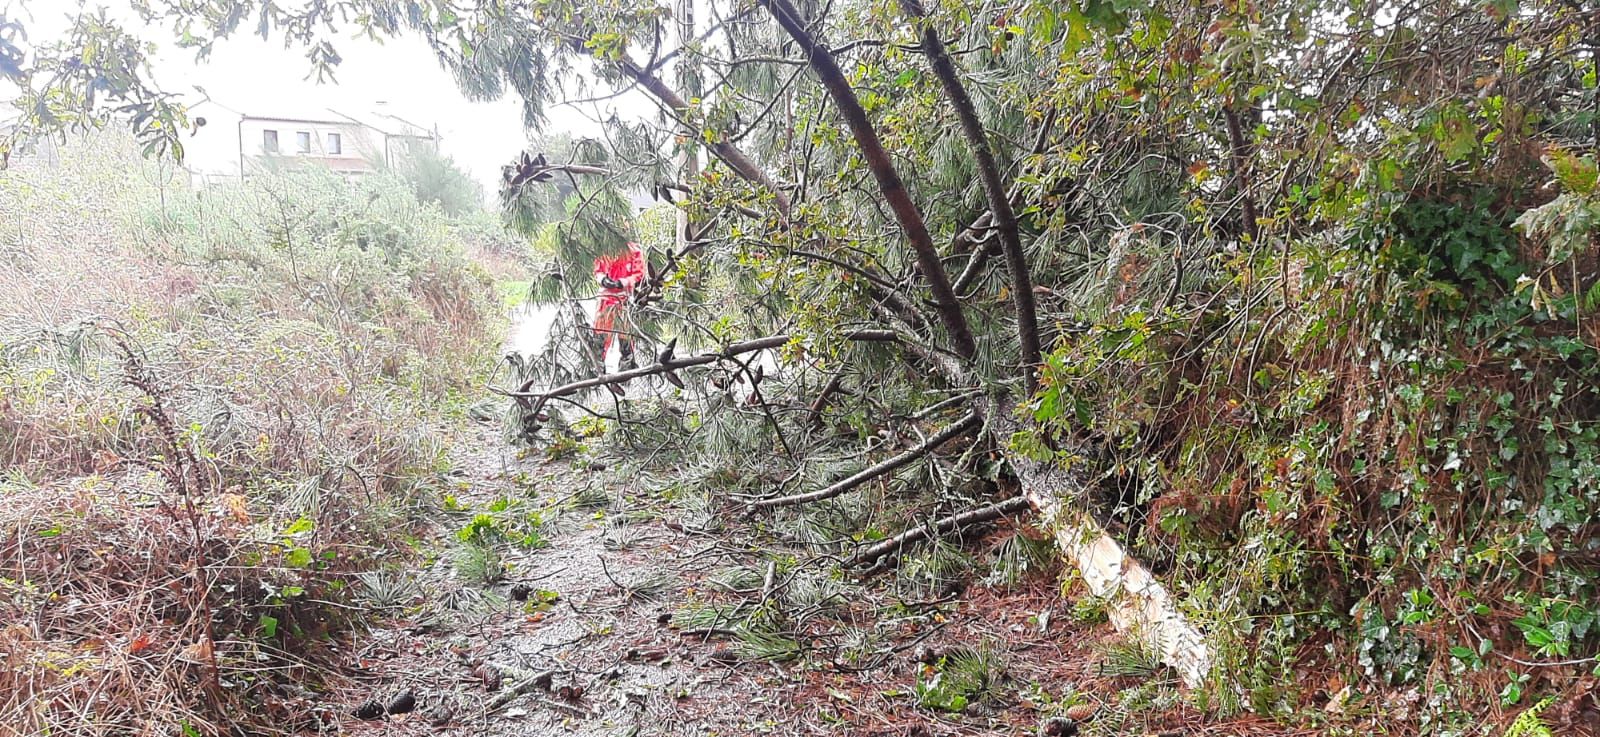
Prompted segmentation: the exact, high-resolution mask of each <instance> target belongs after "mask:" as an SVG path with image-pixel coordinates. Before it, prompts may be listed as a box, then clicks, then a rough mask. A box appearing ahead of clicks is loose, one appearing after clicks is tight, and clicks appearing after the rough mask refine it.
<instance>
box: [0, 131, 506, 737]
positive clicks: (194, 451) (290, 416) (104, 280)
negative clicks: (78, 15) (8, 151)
mask: <svg viewBox="0 0 1600 737" xmlns="http://www.w3.org/2000/svg"><path fill="white" fill-rule="evenodd" d="M48 154H49V155H48V156H45V157H42V158H40V159H35V160H31V161H30V160H25V161H22V162H19V166H17V167H16V168H15V169H12V170H10V171H6V172H4V173H3V174H0V213H5V214H6V215H7V216H8V217H5V218H3V219H4V220H5V222H6V223H7V226H6V232H4V233H3V234H0V238H3V239H4V241H3V243H4V248H5V250H6V252H7V258H6V259H4V260H3V262H0V303H3V304H5V305H7V308H6V310H5V312H4V314H3V315H0V465H3V466H4V468H5V471H4V472H3V473H0V621H3V622H5V626H4V629H3V630H0V663H3V664H4V667H3V668H0V725H5V727H4V728H3V729H0V732H4V731H5V730H12V731H13V732H14V733H17V734H45V733H48V734H56V735H99V734H119V735H121V734H138V735H143V734H149V735H155V734H161V735H167V734H185V735H187V734H225V733H249V734H274V733H281V734H288V733H294V732H298V731H301V730H306V729H319V728H324V727H326V726H328V725H331V724H333V723H334V715H333V713H332V712H331V711H329V710H328V709H327V707H326V706H317V705H316V703H317V701H316V700H315V699H313V698H311V697H312V696H313V694H314V693H315V692H316V691H318V690H320V689H322V688H324V687H325V682H326V681H327V680H328V679H337V678H339V677H340V676H339V675H338V673H337V672H336V671H331V670H329V668H328V666H329V664H330V663H331V662H333V660H334V659H335V657H336V655H337V653H336V652H335V651H336V650H337V648H338V647H339V645H338V643H339V636H340V635H341V633H343V632H345V631H347V630H348V629H349V628H350V626H351V625H352V624H353V623H356V622H360V621H364V620H365V618H366V615H367V612H368V611H369V607H370V606H371V604H370V603H369V602H367V601H364V600H363V599H361V598H360V597H357V596H355V594H356V593H358V592H360V591H362V590H363V588H364V587H363V585H362V584H361V582H360V579H359V578H358V577H359V576H360V575H362V574H368V575H370V572H371V571H374V570H381V569H382V568H383V567H385V566H393V565H396V564H397V563H398V562H399V561H403V560H404V559H405V558H406V556H407V555H408V552H407V551H408V548H407V542H408V541H409V540H410V538H411V536H412V530H414V522H413V521H414V519H415V518H416V516H417V513H418V510H419V509H420V508H421V507H419V504H423V503H425V502H426V500H427V499H429V498H430V497H429V495H426V494H422V493H421V491H422V490H424V489H426V488H428V487H429V486H430V485H434V484H436V483H437V481H436V479H438V478H439V474H440V473H441V472H442V471H444V470H445V469H444V467H443V465H442V462H443V460H442V459H443V456H442V447H443V444H444V443H445V441H446V438H447V435H448V433H449V432H450V431H451V430H450V428H452V427H454V426H455V425H456V424H457V421H456V420H457V418H460V417H461V416H462V414H463V412H464V407H463V406H462V404H461V401H460V400H459V399H458V398H459V397H460V396H461V394H462V390H463V389H464V388H466V387H468V386H470V385H471V384H472V383H473V382H475V381H477V380H479V379H478V376H477V372H481V371H483V370H484V369H485V368H486V367H487V366H490V365H492V364H491V363H490V362H489V361H488V360H486V359H485V358H484V354H485V351H484V350H483V349H484V348H485V347H487V346H488V345H489V340H490V336H492V335H494V334H495V333H497V332H498V330H497V324H496V321H495V320H494V319H493V318H492V317H490V315H491V314H492V312H491V310H492V308H493V307H494V306H495V305H494V303H493V301H492V298H491V297H490V293H491V289H490V284H489V282H488V280H487V278H486V277H484V276H482V275H481V272H478V271H476V270H475V267H473V266H472V265H471V264H470V263H469V262H468V261H467V260H466V258H465V256H464V253H463V245H462V244H461V242H460V241H459V240H458V238H457V236H456V235H454V234H453V232H454V231H452V230H451V228H450V227H449V222H448V221H447V220H445V218H444V217H443V216H442V215H441V214H440V213H439V212H438V211H436V210H431V209H428V208H426V207H421V206H418V205H417V204H416V202H415V200H414V199H412V196H411V195H410V194H409V191H408V190H407V188H406V187H405V185H404V183H401V182H398V181H393V180H388V179H384V178H377V179H373V180H369V181H366V182H363V183H361V184H359V185H358V184H347V183H344V182H342V181H340V180H338V179H337V178H336V177H333V176H332V175H331V174H319V173H317V172H283V173H278V174H272V175H269V176H263V177H261V178H259V179H256V180H252V181H251V182H250V183H248V184H246V185H239V186H228V187H223V188H221V189H216V190H208V191H205V192H191V191H190V190H189V189H188V187H187V184H186V183H185V182H182V181H179V180H178V179H177V178H176V177H175V176H174V173H173V172H172V171H171V167H170V164H167V165H163V164H161V163H159V162H144V161H142V160H140V159H139V158H138V156H137V155H136V154H135V153H134V152H133V151H132V150H131V146H130V145H129V144H127V143H125V142H124V141H122V140H121V139H119V138H117V137H115V136H110V135H104V136H99V137H97V138H96V139H95V140H93V141H90V142H72V143H69V144H68V145H66V146H64V147H60V148H51V149H48ZM163 166H165V168H163ZM111 172H115V173H116V175H117V176H116V177H115V178H113V177H112V176H111V175H110V173H111ZM128 172H133V173H134V174H135V176H132V177H129V176H126V174H127V173H128ZM352 202H359V203H361V207H360V208H355V207H353V206H352V205H351V204H350V203H352ZM85 213H91V214H93V217H84V215H85ZM14 214H15V215H25V217H17V218H12V217H9V216H10V215H14ZM13 223H14V224H15V225H13ZM433 498H436V496H434V497H433ZM397 554H398V557H396V556H397Z"/></svg>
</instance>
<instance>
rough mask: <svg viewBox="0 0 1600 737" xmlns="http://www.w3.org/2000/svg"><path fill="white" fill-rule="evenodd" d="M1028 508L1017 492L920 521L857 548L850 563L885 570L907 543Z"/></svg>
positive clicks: (854, 565)
mask: <svg viewBox="0 0 1600 737" xmlns="http://www.w3.org/2000/svg"><path fill="white" fill-rule="evenodd" d="M1026 509H1028V500H1027V498H1025V497H1020V496H1018V497H1012V498H1010V499H1007V500H1005V501H1003V502H995V503H994V504H990V505H987V506H983V507H978V508H977V509H969V510H967V511H965V512H961V513H960V514H952V515H950V516H949V517H945V518H943V519H939V520H935V521H934V522H933V523H932V524H926V525H918V526H916V527H913V528H911V529H909V530H906V531H905V532H902V533H900V534H898V535H895V536H894V537H891V538H888V539H886V540H881V541H879V542H876V543H874V544H872V545H871V546H870V547H867V548H864V549H862V550H860V551H857V552H856V554H855V555H854V556H852V557H851V558H850V563H849V565H850V566H852V567H857V568H865V569H867V570H866V572H867V573H873V572H876V571H879V570H882V569H883V568H884V567H886V566H887V564H888V563H890V562H892V561H893V560H894V559H896V558H898V557H900V554H901V553H903V552H904V551H905V549H906V547H907V546H909V545H911V544H913V543H916V542H920V541H922V540H925V539H927V538H929V537H935V536H941V535H948V534H950V533H951V532H954V531H956V530H961V529H965V528H967V527H971V526H973V525H977V524H982V523H984V522H990V521H993V520H997V519H1000V518H1001V517H1005V516H1007V515H1012V514H1016V513H1018V512H1022V511H1024V510H1026Z"/></svg>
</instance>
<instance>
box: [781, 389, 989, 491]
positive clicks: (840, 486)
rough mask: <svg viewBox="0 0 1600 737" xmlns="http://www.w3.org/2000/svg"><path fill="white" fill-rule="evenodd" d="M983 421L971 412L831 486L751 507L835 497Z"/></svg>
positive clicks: (891, 469) (919, 455) (931, 450)
mask: <svg viewBox="0 0 1600 737" xmlns="http://www.w3.org/2000/svg"><path fill="white" fill-rule="evenodd" d="M981 424H983V421H982V418H981V417H980V416H979V415H978V413H977V412H968V413H967V415H966V416H965V417H962V418H961V419H959V420H957V421H956V422H955V424H953V425H951V426H949V427H947V428H945V429H943V430H940V431H939V432H938V433H935V434H934V435H932V436H931V437H929V438H928V439H927V440H924V441H922V443H921V444H919V445H917V447H915V448H912V449H910V450H908V451H906V452H904V453H901V454H899V455H896V456H894V457H892V458H889V459H886V460H884V461H882V462H880V463H878V464H877V465H874V466H872V467H870V468H866V469H863V470H862V471H860V472H858V473H856V474H855V475H853V476H850V477H849V478H846V479H844V480H842V481H837V482H834V483H833V484H831V485H829V486H826V487H823V488H821V489H818V490H816V491H810V492H806V493H804V494H791V495H789V496H779V497H773V498H771V499H757V500H755V501H752V502H750V507H751V508H752V509H771V508H774V507H787V506H792V505H795V504H805V503H808V502H816V501H821V500H823V499H832V498H833V497H836V496H839V495H840V494H843V493H845V492H847V491H849V490H851V489H854V488H856V487H857V486H860V485H862V484H864V483H866V482H868V481H871V480H873V479H875V478H878V477H880V476H885V475H887V474H889V473H893V472H894V471H896V470H898V469H900V468H902V467H904V466H905V465H907V464H909V463H911V462H912V461H915V460H917V459H918V458H921V457H923V456H925V455H927V454H929V453H932V452H933V451H934V450H936V449H938V447H939V446H941V445H944V444H945V443H946V442H948V441H950V440H951V439H953V438H956V437H958V436H961V435H964V434H966V433H967V432H968V431H969V430H972V429H973V428H975V427H977V426H979V425H981Z"/></svg>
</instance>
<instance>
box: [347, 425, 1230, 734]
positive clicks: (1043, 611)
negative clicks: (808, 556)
mask: <svg viewBox="0 0 1600 737" xmlns="http://www.w3.org/2000/svg"><path fill="white" fill-rule="evenodd" d="M458 447H459V448H460V449H461V450H460V453H459V455H458V457H457V458H456V469H457V470H456V471H455V475H454V476H453V477H452V480H453V482H454V483H455V489H454V490H453V491H452V492H451V496H453V498H454V501H453V502H452V501H447V502H446V503H445V506H446V507H453V508H455V510H456V511H442V512H441V513H439V515H437V519H436V520H434V523H433V538H432V539H431V540H430V541H428V542H426V543H425V546H427V547H429V549H431V550H435V551H436V555H434V556H433V557H432V560H431V563H429V564H428V565H427V566H426V567H425V568H424V569H423V570H420V571H418V572H417V574H416V577H415V581H416V583H417V584H418V586H417V589H418V591H417V594H418V596H417V597H416V598H414V599H412V600H410V601H408V602H406V604H405V606H404V607H403V608H400V609H397V610H395V611H396V614H395V616H393V617H392V618H390V619H387V620H385V621H384V622H383V625H382V626H381V627H379V628H377V629H375V630H374V631H373V632H372V633H371V635H370V636H369V637H367V638H365V639H364V640H363V641H362V642H361V643H360V646H359V647H358V649H357V650H356V652H355V654H354V657H353V658H352V662H351V664H350V667H351V670H352V672H353V674H354V675H355V678H356V681H357V682H358V683H360V684H361V686H360V688H359V689H356V690H352V691H350V692H348V693H344V694H341V698H342V699H343V702H344V703H342V704H341V705H340V707H339V708H340V711H341V714H342V719H341V723H340V725H339V729H340V730H341V731H342V732H344V733H347V734H384V735H410V734H441V735H485V736H492V735H507V736H510V735H517V736H524V735H713V734H715V735H755V734H777V735H805V734H817V735H821V734H851V735H954V734H1017V735H1023V734H1035V733H1037V731H1038V729H1039V725H1040V724H1041V722H1042V721H1043V720H1044V719H1046V718H1048V717H1050V716H1054V715H1059V714H1061V713H1063V712H1064V711H1065V709H1066V708H1067V707H1069V706H1071V705H1073V704H1082V703H1089V704H1095V705H1096V706H1097V709H1098V715H1097V717H1096V719H1095V720H1094V721H1092V722H1090V723H1087V724H1085V725H1084V730H1083V733H1085V734H1143V733H1145V732H1146V731H1153V732H1157V733H1159V732H1160V731H1161V730H1162V729H1167V728H1173V727H1176V726H1178V725H1181V724H1192V723H1194V722H1195V720H1196V717H1195V715H1194V714H1193V713H1190V712H1189V711H1188V710H1187V709H1185V708H1183V707H1181V706H1179V705H1178V704H1179V700H1178V698H1177V691H1176V690H1175V688H1174V685H1173V681H1174V679H1173V678H1172V677H1171V674H1162V673H1153V672H1143V671H1140V667H1141V666H1140V664H1139V663H1138V662H1136V660H1137V659H1136V658H1134V657H1131V656H1130V657H1121V658H1119V657H1118V656H1117V655H1116V650H1115V645H1114V644H1112V642H1111V640H1110V639H1109V632H1110V630H1109V627H1108V626H1107V625H1105V624H1104V622H1103V618H1097V617H1095V616H1094V613H1093V612H1092V610H1091V609H1090V608H1088V607H1084V606H1081V605H1079V604H1077V603H1075V602H1074V601H1073V600H1072V599H1071V598H1070V597H1063V596H1061V595H1060V591H1059V585H1058V583H1057V573H1058V572H1057V571H1056V570H1054V569H1051V570H1046V571H1036V572H1034V573H1033V574H1031V575H1029V576H1027V577H1026V578H1025V579H1023V580H1022V581H1021V582H1020V583H1018V584H1016V585H1013V586H1009V587H1002V588H989V587H985V586H983V585H981V584H979V583H978V580H977V579H978V576H979V575H980V574H981V573H982V572H981V571H970V572H968V573H969V574H970V575H966V576H963V577H962V578H961V583H960V584H959V585H955V586H949V587H946V589H945V590H942V591H939V592H935V593H934V594H933V595H928V596H926V597H924V598H915V597H914V596H913V595H909V594H908V592H914V591H916V589H915V588H914V587H905V586H898V585H896V584H897V583H904V582H903V581H900V582H896V581H895V580H894V577H895V576H896V575H909V574H889V575H886V576H882V577H879V579H878V580H874V581H870V582H868V583H867V585H864V586H856V585H853V584H850V583H848V582H835V583H834V584H830V583H828V582H827V581H826V580H823V579H821V578H819V577H818V576H815V575H812V574H810V573H808V572H806V571H798V572H795V571H790V572H785V573H784V574H782V575H777V573H776V570H777V567H776V565H775V564H768V565H767V566H766V569H767V571H768V574H767V575H765V576H758V577H751V576H748V572H750V571H760V570H762V568H763V562H762V560H761V559H758V558H757V557H755V555H754V551H752V550H750V549H748V547H747V546H745V545H742V544H740V543H739V542H738V541H740V540H744V539H749V538H748V537H745V536H743V534H742V532H727V531H723V532H721V533H717V534H713V533H710V532H696V531H694V528H693V524H694V522H695V521H697V520H696V518H693V517H692V516H690V515H686V514H684V513H683V511H682V510H681V509H680V508H677V507H674V506H673V505H671V504H670V503H669V502H667V501H665V500H663V499H661V498H658V497H654V496H650V495H646V494H643V493H642V492H640V491H639V490H637V489H634V488H632V487H631V486H630V485H629V484H628V483H627V482H626V481H625V480H621V479H617V478H614V477H613V475H612V474H611V473H610V472H608V471H605V470H601V469H590V468H587V467H588V466H589V464H588V463H587V462H581V461H570V460H569V461H560V462H545V461H544V459H543V458H542V457H540V456H538V455H537V454H533V455H532V456H530V457H528V458H521V457H519V456H518V454H517V453H516V451H515V450H513V449H512V448H510V447H508V446H506V445H505V444H504V443H502V442H501V441H500V439H499V437H498V436H497V435H496V433H494V432H493V431H492V430H490V429H489V428H487V427H480V428H478V430H477V433H476V436H475V437H472V438H470V442H469V443H467V442H464V443H462V444H460V445H459V446H458ZM580 467H581V468H580ZM498 500H514V501H512V502H509V503H508V502H501V503H500V507H502V508H503V509H502V510H501V512H500V513H499V514H500V515H501V517H505V516H507V515H511V514H515V515H521V516H522V517H523V518H526V517H527V516H528V515H529V514H530V513H531V514H533V515H534V516H536V517H538V518H539V527H538V529H539V531H540V536H541V538H542V541H543V543H544V544H543V546H542V547H523V546H519V545H502V546H499V547H500V549H502V550H503V551H504V552H503V553H502V555H503V558H502V562H503V563H504V564H505V566H506V568H507V571H508V572H507V574H506V575H505V577H504V579H503V580H500V581H496V582H494V583H481V582H479V583H473V582H471V581H465V580H463V576H462V575H461V565H460V564H459V563H458V556H459V555H461V550H462V548H463V547H464V546H463V544H462V543H460V542H459V540H458V539H457V537H456V531H457V530H460V529H462V528H463V526H464V525H467V524H469V523H470V522H471V520H472V519H473V517H474V515H476V514H479V513H480V512H481V510H489V509H494V508H495V507H496V502H497V501H498ZM506 509H509V510H510V511H509V512H508V511H506ZM749 534H755V533H753V532H751V533H749ZM1009 534H1010V531H1008V530H1004V529H1002V530H998V531H995V532H993V533H992V534H990V535H989V536H988V537H986V538H985V539H983V540H978V541H969V543H968V546H967V547H968V548H969V549H975V550H978V551H983V550H985V549H993V548H994V546H995V543H996V541H998V540H1001V539H1004V538H1005V537H1007V536H1009ZM469 568H470V566H469ZM730 571H732V572H738V571H746V572H747V575H746V578H747V579H748V580H746V581H745V582H744V583H743V584H742V585H741V584H739V583H738V582H736V581H732V579H734V578H737V577H736V576H731V575H730V573H729V572H730ZM731 581H732V582H731ZM835 584H837V585H835ZM819 589H820V590H822V591H823V594H820V595H819V594H818V593H817V591H818V590H819ZM524 597H525V598H524ZM519 599H523V600H519ZM728 602H744V603H745V605H746V606H754V607H768V608H770V609H772V610H782V611H786V612H789V613H790V615H789V617H790V618H788V619H785V620H784V621H786V622H788V623H789V628H790V630H791V631H792V632H794V633H796V634H795V636H794V637H793V639H792V640H783V641H781V642H778V643H768V642H766V641H764V640H760V639H756V638H752V636H750V635H749V634H748V633H746V632H743V631H741V630H739V629H738V628H736V627H735V626H734V625H733V624H731V623H729V622H723V621H718V620H717V619H716V615H714V614H713V615H707V612H713V613H714V612H718V611H726V607H723V608H722V609H719V608H718V607H719V605H722V604H726V603H728ZM746 611H749V610H748V609H747V610H746ZM758 611H765V610H758ZM973 654H976V655H977V656H979V660H980V662H977V663H976V666H975V667H974V666H973V663H969V662H967V661H961V662H962V663H964V666H963V667H964V668H965V669H966V670H967V671H974V672H976V673H978V674H979V680H980V681H981V682H979V683H977V684H976V685H975V686H973V688H949V685H950V682H951V681H953V680H954V679H955V678H957V677H958V676H961V675H962V674H961V673H956V672H955V671H956V670H957V668H956V667H955V666H954V665H952V663H954V662H956V659H957V658H960V657H963V656H970V655H973ZM1108 659H1110V660H1112V661H1117V662H1120V663H1121V665H1120V666H1119V667H1120V668H1121V669H1122V671H1125V674H1124V675H1108V674H1107V668H1106V665H1105V664H1106V662H1107V661H1108ZM1122 661H1128V662H1122ZM1113 670H1116V669H1113ZM539 676H543V677H542V678H541V677H539ZM919 684H920V686H919ZM969 685H972V684H969ZM941 689H943V690H941ZM974 689H975V690H974ZM405 690H410V691H411V692H412V693H414V694H415V696H416V699H417V706H416V708H415V710H414V711H413V712H411V713H408V714H402V715H398V716H393V717H388V718H386V719H376V720H359V719H356V718H354V717H352V716H351V714H352V712H353V711H354V710H355V709H356V708H357V707H358V706H359V704H360V703H361V702H362V701H364V700H365V699H368V698H378V699H380V700H386V699H388V698H390V697H391V696H392V695H394V694H396V693H400V692H403V691H405ZM1130 691H1132V692H1134V693H1131V697H1130V693H1129V692H1130ZM969 692H970V693H971V695H970V696H969V695H961V696H959V699H953V698H950V695H951V694H966V693H969ZM967 702H970V703H967ZM1114 702H1115V703H1117V704H1118V705H1116V706H1112V704H1113V703H1114ZM1234 726H1236V727H1238V729H1234V730H1231V731H1226V732H1208V733H1215V734H1242V733H1246V732H1253V731H1257V730H1256V729H1253V728H1252V727H1259V726H1260V725H1251V724H1248V723H1237V724H1235V725H1234ZM1182 733H1186V732H1172V734H1182Z"/></svg>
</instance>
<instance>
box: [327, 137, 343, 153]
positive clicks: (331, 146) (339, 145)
mask: <svg viewBox="0 0 1600 737" xmlns="http://www.w3.org/2000/svg"><path fill="white" fill-rule="evenodd" d="M342 153H344V139H343V137H341V136H340V135H339V134H338V133H329V134H328V155H330V156H338V155H340V154H342Z"/></svg>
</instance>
